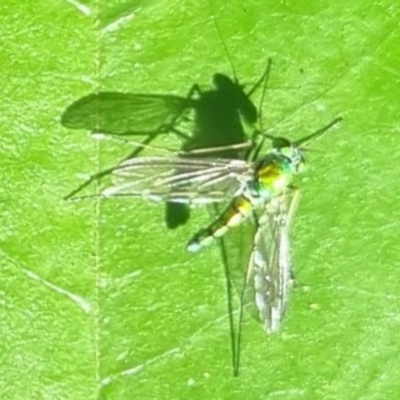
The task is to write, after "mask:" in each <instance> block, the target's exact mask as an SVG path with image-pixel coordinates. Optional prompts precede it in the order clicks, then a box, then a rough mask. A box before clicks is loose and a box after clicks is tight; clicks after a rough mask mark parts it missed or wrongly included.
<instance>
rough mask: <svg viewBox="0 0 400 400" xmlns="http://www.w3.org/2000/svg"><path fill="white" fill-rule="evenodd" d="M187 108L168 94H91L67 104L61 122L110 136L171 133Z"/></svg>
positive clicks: (187, 102)
mask: <svg viewBox="0 0 400 400" xmlns="http://www.w3.org/2000/svg"><path fill="white" fill-rule="evenodd" d="M190 106H191V100H190V99H186V98H184V97H179V96H172V95H157V94H136V93H120V92H100V93H91V94H89V95H88V96H85V97H82V98H80V99H79V100H77V101H75V102H74V103H72V104H71V105H69V106H68V108H67V109H66V110H65V112H64V114H63V115H62V118H61V123H62V124H63V125H64V126H65V127H67V128H70V129H86V130H90V131H92V132H101V133H106V134H110V135H120V136H124V135H126V136H128V135H135V134H137V135H139V134H141V135H146V134H152V133H154V134H155V133H160V132H168V131H170V130H173V127H174V126H175V124H176V123H177V121H178V120H179V119H180V118H181V117H183V116H184V114H185V112H186V111H187V110H188V109H189V108H190Z"/></svg>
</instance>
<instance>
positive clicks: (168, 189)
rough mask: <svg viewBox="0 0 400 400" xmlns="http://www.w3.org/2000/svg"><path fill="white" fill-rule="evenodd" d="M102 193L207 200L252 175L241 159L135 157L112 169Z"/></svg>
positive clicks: (234, 188) (221, 196) (213, 199)
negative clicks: (109, 184)
mask: <svg viewBox="0 0 400 400" xmlns="http://www.w3.org/2000/svg"><path fill="white" fill-rule="evenodd" d="M112 174H113V178H114V179H113V181H114V182H113V184H112V185H111V186H109V187H107V188H106V189H104V190H103V191H102V195H103V196H107V197H108V196H140V197H143V198H145V199H147V200H151V201H173V202H178V203H179V202H181V203H192V204H208V203H214V202H220V201H226V199H227V198H229V197H230V196H232V194H234V193H235V192H237V191H240V190H241V189H242V188H243V187H244V185H245V184H246V182H248V181H249V180H251V179H252V177H253V164H249V163H247V162H245V161H241V160H229V159H218V158H216V159H196V158H184V157H172V158H168V157H138V158H134V159H130V160H126V161H124V162H123V163H122V164H120V165H118V166H117V167H115V168H114V169H113V171H112Z"/></svg>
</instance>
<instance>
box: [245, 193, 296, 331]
mask: <svg viewBox="0 0 400 400" xmlns="http://www.w3.org/2000/svg"><path fill="white" fill-rule="evenodd" d="M292 198H293V196H292V195H289V194H287V193H285V194H282V195H281V196H278V197H276V198H274V199H272V200H271V201H270V202H269V203H268V204H267V205H266V207H265V210H264V213H263V215H262V216H261V217H260V218H259V220H258V229H257V231H256V233H255V236H254V244H253V251H252V254H251V256H250V261H249V268H248V276H247V279H246V284H247V285H246V290H247V291H251V292H253V295H252V296H253V301H252V302H251V306H252V307H254V306H255V309H256V310H255V311H256V313H257V314H258V318H259V320H260V321H261V323H262V324H263V328H264V330H265V332H266V333H273V332H276V331H278V330H279V328H280V324H281V320H282V318H283V316H284V313H285V309H286V304H287V299H288V291H289V288H290V284H291V261H290V254H289V253H290V242H289V219H290V217H289V209H292V208H293V200H292ZM289 203H290V204H289ZM290 214H292V213H290ZM248 298H249V296H248V295H247V296H246V299H248Z"/></svg>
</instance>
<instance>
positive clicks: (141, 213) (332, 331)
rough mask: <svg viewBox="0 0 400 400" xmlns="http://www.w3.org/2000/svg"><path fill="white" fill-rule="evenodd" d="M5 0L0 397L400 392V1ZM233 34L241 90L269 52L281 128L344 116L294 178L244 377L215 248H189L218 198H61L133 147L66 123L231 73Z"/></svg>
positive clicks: (302, 127) (272, 109)
mask: <svg viewBox="0 0 400 400" xmlns="http://www.w3.org/2000/svg"><path fill="white" fill-rule="evenodd" d="M3 3H4V4H1V5H0V12H1V15H2V16H3V17H4V18H3V19H2V24H1V26H0V33H1V37H2V44H3V46H2V74H1V78H0V83H1V87H2V89H3V108H2V112H1V116H0V124H1V131H2V139H1V141H0V152H1V159H2V163H1V171H2V174H1V178H2V185H1V189H0V215H1V218H2V219H1V223H0V268H1V269H0V271H1V277H2V289H1V291H0V305H1V308H0V310H1V314H0V317H1V327H2V331H1V332H2V343H1V347H0V350H1V351H0V353H1V354H2V363H1V367H0V375H1V377H2V379H1V380H0V393H1V398H2V399H35V398H37V399H74V400H78V399H83V400H87V399H136V398H138V399H140V398H142V399H187V398H198V399H211V398H212V399H243V398H248V399H285V400H286V399H307V400H309V399H318V400H321V399H357V400H358V399H397V397H398V393H399V390H400V388H399V382H400V368H399V367H398V365H399V362H398V332H399V328H400V319H399V317H398V314H399V313H398V310H399V307H400V298H399V296H398V293H399V291H400V283H399V282H400V280H399V279H398V277H399V257H398V242H399V234H398V232H399V228H398V223H397V221H398V220H399V217H400V206H399V204H400V201H399V200H400V194H399V193H400V192H399V190H398V159H399V151H397V148H398V143H399V134H400V132H399V123H398V121H399V117H400V112H399V101H398V99H399V98H400V85H399V71H400V69H399V67H400V54H399V52H400V50H399V45H398V44H399V39H400V32H399V28H398V21H399V17H400V7H399V6H398V5H397V3H394V2H389V1H387V0H381V1H380V2H374V3H371V2H365V1H361V0H356V1H352V2H351V3H349V2H345V1H339V2H326V1H322V0H314V1H309V0H307V1H305V0H302V1H297V2H290V1H289V2H283V1H282V2H278V1H272V0H267V1H262V2H261V1H256V0H251V1H248V2H240V1H236V0H235V1H230V2H226V1H222V0H210V3H209V2H207V1H198V2H193V1H189V0H184V1H182V0H180V1H178V0H163V1H158V2H155V1H150V0H147V1H144V0H143V1H141V2H138V1H136V2H129V1H108V2H105V1H97V2H89V1H85V2H81V3H79V2H76V1H72V0H71V1H64V2H62V1H59V2H55V1H50V2H48V1H46V2H45V1H36V2H29V4H28V3H26V2H25V3H24V4H22V3H21V2H20V3H18V2H16V1H13V2H12V1H8V2H3ZM213 17H215V21H216V22H217V24H218V27H219V30H220V35H221V36H220V35H219V34H218V31H217V28H216V26H215V24H214V20H213ZM223 43H225V45H226V48H227V51H228V53H229V57H230V58H231V60H232V64H233V66H234V69H235V73H236V74H237V77H238V79H239V81H240V82H241V83H242V84H246V88H248V87H251V84H254V83H255V82H256V81H257V80H258V79H259V77H260V76H261V74H262V73H263V71H264V69H265V66H266V64H267V59H268V57H271V58H272V62H273V64H272V70H271V76H270V79H269V84H268V89H267V92H266V96H265V99H264V103H263V112H262V128H263V129H267V130H268V133H269V134H271V135H276V136H284V137H288V138H290V139H292V140H295V139H299V138H301V137H303V136H306V135H307V134H309V133H312V132H313V131H315V130H317V129H319V128H321V127H322V126H324V125H326V124H327V123H329V122H330V121H331V120H333V119H334V118H335V117H337V116H342V117H343V118H344V121H343V122H342V123H341V124H340V126H339V127H337V128H335V129H334V130H333V131H332V133H329V134H327V135H325V136H324V137H323V138H321V139H320V140H318V142H316V143H315V144H313V146H312V151H310V152H309V153H307V161H308V171H307V172H306V173H305V175H304V176H303V178H301V179H299V180H298V182H296V184H297V186H298V187H299V188H300V189H301V192H302V198H301V204H300V207H299V209H298V211H297V216H296V221H295V223H294V226H293V229H292V238H293V240H292V246H293V252H292V256H293V263H294V271H295V276H296V285H295V287H294V289H293V291H292V293H291V297H290V304H289V308H288V310H287V315H286V319H285V321H284V324H283V329H282V332H281V333H279V334H277V335H274V336H271V337H265V334H264V333H263V332H262V330H261V328H260V327H259V326H258V325H257V324H256V322H255V321H254V320H252V319H251V318H248V317H247V318H246V320H245V323H244V333H243V335H244V339H243V343H242V353H241V354H242V358H241V371H240V376H239V377H238V378H236V379H235V378H233V377H232V369H231V361H230V344H229V328H228V318H227V315H226V298H225V293H226V291H225V283H224V276H223V268H222V265H221V260H220V258H219V254H218V249H217V246H211V247H210V248H208V249H205V250H204V251H203V252H200V253H199V254H196V255H192V254H187V253H186V251H185V244H186V242H187V240H188V239H189V238H190V237H191V235H192V234H193V233H194V232H196V230H197V229H198V228H200V227H202V226H204V224H206V223H207V222H208V218H207V214H206V212H205V211H202V210H196V211H195V212H194V213H193V214H194V216H193V218H191V219H190V222H189V223H188V224H186V225H185V226H183V227H181V228H179V229H177V230H167V229H166V228H165V226H164V208H163V206H162V205H159V204H158V205H157V204H156V205H154V204H147V203H145V202H142V201H140V200H133V199H113V200H104V201H103V200H100V199H87V200H82V201H79V202H71V201H69V202H68V201H64V200H63V196H65V195H66V194H67V193H68V192H69V191H70V190H72V189H73V188H74V187H75V186H78V185H79V184H80V183H81V182H82V181H83V180H82V178H83V176H82V174H89V173H94V172H96V171H97V170H99V169H101V168H104V167H109V166H112V165H114V164H115V163H116V162H117V161H118V160H120V159H122V158H123V157H125V156H126V155H127V154H128V153H129V151H130V150H131V148H132V144H130V143H129V142H123V141H118V140H106V141H102V142H99V141H96V140H93V138H91V137H90V135H89V134H88V132H86V131H84V130H70V129H67V128H65V127H63V126H62V125H61V123H60V121H61V115H62V114H63V113H64V111H65V110H66V108H67V107H68V106H69V105H70V104H72V103H73V102H74V101H77V100H78V99H80V98H82V97H83V96H86V95H89V94H90V93H93V92H96V91H112V92H115V91H117V92H124V93H143V94H163V95H176V96H180V97H185V96H186V95H187V93H188V92H189V90H190V88H191V87H192V85H193V84H196V83H197V84H199V85H200V87H201V88H202V89H204V90H208V89H210V88H211V78H212V76H213V74H215V73H216V72H220V73H224V74H226V75H230V76H232V73H233V72H232V66H231V65H230V62H229V59H228V54H227V52H226V51H225V50H224V44H223ZM254 101H255V102H256V103H257V104H258V102H259V101H260V94H259V93H258V94H257V95H256V96H255V97H254ZM177 143H178V142H177V140H176V139H175V138H174V136H173V135H170V136H168V135H163V136H162V137H161V136H160V137H159V138H158V139H157V144H158V145H164V146H167V147H173V146H177ZM149 151H150V150H149ZM92 189H93V192H95V191H96V185H93V187H92Z"/></svg>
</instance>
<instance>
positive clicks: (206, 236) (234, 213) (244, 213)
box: [187, 195, 253, 252]
mask: <svg viewBox="0 0 400 400" xmlns="http://www.w3.org/2000/svg"><path fill="white" fill-rule="evenodd" d="M252 209H253V206H252V204H251V202H250V200H248V199H247V198H246V197H245V196H243V195H242V196H238V197H235V198H234V199H233V201H232V202H231V203H230V204H229V206H228V207H227V208H226V209H225V211H224V212H223V213H222V214H221V215H220V216H219V217H218V218H217V219H216V220H215V221H214V222H213V223H212V224H211V225H209V226H208V227H207V228H205V229H202V230H201V231H199V232H198V233H196V235H195V236H194V237H193V238H192V239H191V240H190V241H189V242H188V244H187V250H188V251H190V252H196V251H198V250H200V249H201V248H202V247H204V246H207V245H208V244H210V243H211V242H212V241H213V240H214V238H218V237H221V236H222V235H224V234H225V233H226V232H227V231H228V229H229V228H233V227H235V226H238V225H240V224H241V223H242V222H243V221H244V220H245V219H246V218H247V217H248V216H249V215H250V213H251V211H252Z"/></svg>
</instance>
